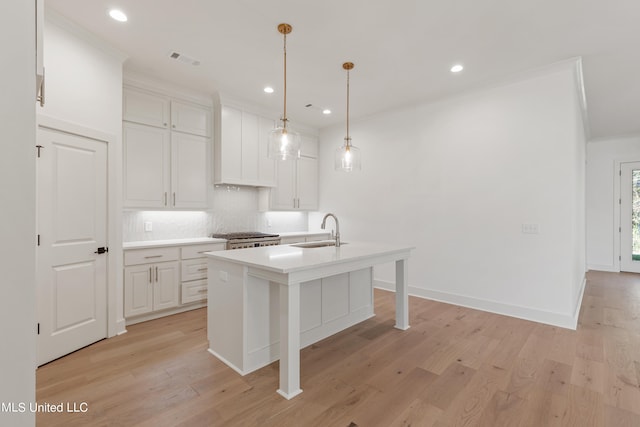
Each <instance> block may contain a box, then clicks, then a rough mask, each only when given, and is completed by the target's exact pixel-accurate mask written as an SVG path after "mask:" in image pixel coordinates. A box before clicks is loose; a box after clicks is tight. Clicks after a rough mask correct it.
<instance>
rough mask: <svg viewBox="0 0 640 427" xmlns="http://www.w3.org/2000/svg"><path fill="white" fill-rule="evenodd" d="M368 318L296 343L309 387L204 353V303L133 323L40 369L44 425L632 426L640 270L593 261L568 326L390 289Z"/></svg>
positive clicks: (639, 370)
mask: <svg viewBox="0 0 640 427" xmlns="http://www.w3.org/2000/svg"><path fill="white" fill-rule="evenodd" d="M375 300H376V313H377V316H376V317H375V318H373V319H370V320H368V321H365V322H363V323H361V324H359V325H356V326H354V327H352V328H350V329H348V330H346V331H343V332H341V333H339V334H337V335H334V336H332V337H330V338H328V339H326V340H324V341H321V342H319V343H317V344H315V345H313V346H311V347H308V348H306V349H304V350H303V351H302V353H301V366H302V368H301V369H302V375H301V383H302V388H303V390H304V392H303V393H302V394H301V395H300V396H298V397H296V398H294V399H293V400H290V401H287V400H285V399H283V398H282V397H280V396H279V395H278V394H276V392H275V390H276V388H277V386H278V375H277V363H275V364H272V365H270V366H268V367H266V368H263V369H261V370H259V371H257V372H254V373H252V374H249V375H247V376H245V377H241V376H240V375H238V374H236V373H235V372H234V371H232V370H231V369H230V368H228V367H226V366H225V365H224V364H222V363H221V362H219V361H218V360H217V359H215V358H214V357H213V356H211V355H210V354H208V353H207V352H206V349H207V338H206V310H205V309H201V310H195V311H192V312H188V313H183V314H178V315H175V316H170V317H166V318H163V319H159V320H154V321H150V322H146V323H142V324H138V325H134V326H131V327H129V328H128V330H129V332H128V333H126V334H124V335H122V336H119V337H116V338H112V339H109V340H104V341H101V342H99V343H96V344H94V345H92V346H90V347H87V348H85V349H83V350H80V351H78V352H76V353H73V354H71V355H69V356H67V357H64V358H62V359H59V360H57V361H54V362H52V363H50V364H48V365H45V366H44V367H41V368H40V369H38V371H37V400H38V403H43V402H48V403H54V404H57V403H60V402H65V403H66V402H71V403H74V402H75V403H78V404H79V403H80V402H86V403H87V404H88V412H86V413H76V414H73V413H71V414H69V413H62V414H57V413H44V414H38V416H37V421H38V425H39V426H42V427H44V426H46V427H50V426H73V425H77V426H92V425H98V426H138V425H141V426H153V427H157V426H178V425H184V426H218V425H219V426H343V427H347V426H351V427H355V426H358V427H369V426H385V427H386V426H409V425H411V426H458V425H464V426H491V427H495V426H510V427H511V426H535V427H537V426H544V427H546V426H580V427H583V426H611V427H622V426H636V427H637V426H640V387H639V385H640V384H639V383H640V320H639V319H638V316H639V314H640V275H633V274H624V273H623V274H616V273H600V272H590V273H589V275H588V283H587V288H586V291H585V295H584V300H583V304H582V310H581V312H580V324H579V326H578V330H577V331H571V330H566V329H561V328H556V327H552V326H547V325H542V324H537V323H533V322H528V321H524V320H519V319H513V318H509V317H505V316H499V315H495V314H490V313H485V312H481V311H476V310H471V309H467V308H462V307H457V306H453V305H448V304H443V303H437V302H433V301H428V300H423V299H418V298H413V297H412V298H410V313H411V316H410V322H411V329H409V330H408V331H404V332H403V331H399V330H396V329H394V328H393V324H394V320H393V319H394V297H393V294H390V293H387V292H382V291H376V296H375Z"/></svg>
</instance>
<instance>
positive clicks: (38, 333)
mask: <svg viewBox="0 0 640 427" xmlns="http://www.w3.org/2000/svg"><path fill="white" fill-rule="evenodd" d="M38 335H40V322H38Z"/></svg>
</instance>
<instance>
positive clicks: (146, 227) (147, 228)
mask: <svg viewBox="0 0 640 427" xmlns="http://www.w3.org/2000/svg"><path fill="white" fill-rule="evenodd" d="M144 231H153V223H152V222H151V221H145V222H144Z"/></svg>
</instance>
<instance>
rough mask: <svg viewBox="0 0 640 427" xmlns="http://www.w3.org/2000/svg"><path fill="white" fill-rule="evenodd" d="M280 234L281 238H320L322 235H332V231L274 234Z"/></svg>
mask: <svg viewBox="0 0 640 427" xmlns="http://www.w3.org/2000/svg"><path fill="white" fill-rule="evenodd" d="M273 234H279V235H280V237H297V236H318V235H322V234H331V231H330V230H320V231H287V232H286V233H273Z"/></svg>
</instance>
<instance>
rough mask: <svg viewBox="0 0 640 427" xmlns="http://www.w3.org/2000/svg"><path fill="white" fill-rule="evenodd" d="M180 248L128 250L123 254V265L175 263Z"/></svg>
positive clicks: (178, 256)
mask: <svg viewBox="0 0 640 427" xmlns="http://www.w3.org/2000/svg"><path fill="white" fill-rule="evenodd" d="M179 258H180V248H177V247H170V248H153V249H129V250H126V251H125V252H124V265H137V264H149V263H155V262H164V261H177V260H178V259H179Z"/></svg>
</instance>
